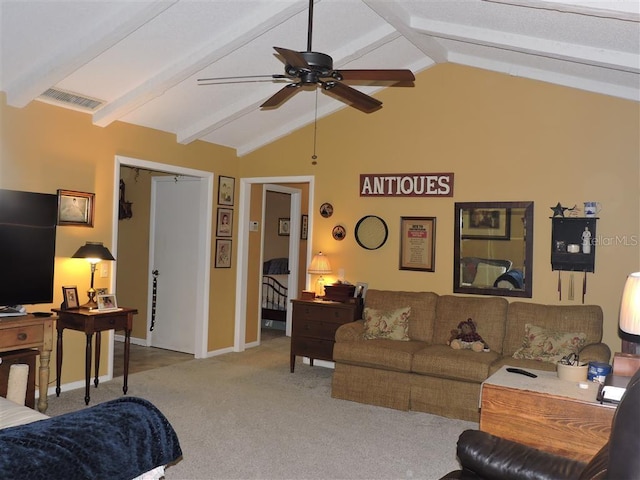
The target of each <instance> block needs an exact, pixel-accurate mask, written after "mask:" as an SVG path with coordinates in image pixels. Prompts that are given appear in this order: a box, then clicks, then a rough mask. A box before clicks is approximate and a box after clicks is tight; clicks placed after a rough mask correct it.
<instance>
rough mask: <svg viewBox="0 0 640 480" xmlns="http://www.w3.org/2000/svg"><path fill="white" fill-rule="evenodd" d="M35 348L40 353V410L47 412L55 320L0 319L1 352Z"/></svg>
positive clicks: (29, 317)
mask: <svg viewBox="0 0 640 480" xmlns="http://www.w3.org/2000/svg"><path fill="white" fill-rule="evenodd" d="M24 348H35V349H38V350H39V351H40V397H39V398H38V410H40V411H41V412H43V413H44V412H45V411H46V410H47V406H48V404H47V388H48V386H49V360H50V359H51V349H52V348H53V318H51V317H34V316H33V315H25V316H23V317H2V318H1V319H0V352H10V351H14V350H22V349H24Z"/></svg>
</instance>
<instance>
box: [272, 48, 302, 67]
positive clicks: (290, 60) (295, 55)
mask: <svg viewBox="0 0 640 480" xmlns="http://www.w3.org/2000/svg"><path fill="white" fill-rule="evenodd" d="M273 49H274V50H275V51H276V52H278V53H279V54H280V55H282V57H283V58H284V60H285V62H286V63H287V65H291V66H292V67H296V68H306V69H308V68H311V67H310V66H309V64H308V63H307V61H306V60H305V59H304V57H303V56H302V55H300V52H296V51H295V50H289V49H288V48H282V47H273Z"/></svg>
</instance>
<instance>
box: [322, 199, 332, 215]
mask: <svg viewBox="0 0 640 480" xmlns="http://www.w3.org/2000/svg"><path fill="white" fill-rule="evenodd" d="M320 215H322V216H323V217H324V218H329V217H330V216H331V215H333V205H331V204H330V203H323V204H322V205H320Z"/></svg>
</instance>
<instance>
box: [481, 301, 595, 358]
mask: <svg viewBox="0 0 640 480" xmlns="http://www.w3.org/2000/svg"><path fill="white" fill-rule="evenodd" d="M527 323H528V324H531V325H537V326H539V327H542V328H545V329H547V330H552V331H555V332H559V333H572V332H579V333H584V334H585V345H588V344H590V343H599V342H601V341H602V308H600V307H599V306H597V305H541V304H537V303H527V302H512V303H511V304H510V305H509V310H508V312H507V327H506V333H505V337H504V345H503V352H502V353H503V354H504V355H505V356H508V357H511V356H513V354H514V353H515V352H516V350H518V349H519V348H520V347H522V337H523V335H524V333H525V325H526V324H527ZM481 333H482V331H481ZM490 346H491V345H490Z"/></svg>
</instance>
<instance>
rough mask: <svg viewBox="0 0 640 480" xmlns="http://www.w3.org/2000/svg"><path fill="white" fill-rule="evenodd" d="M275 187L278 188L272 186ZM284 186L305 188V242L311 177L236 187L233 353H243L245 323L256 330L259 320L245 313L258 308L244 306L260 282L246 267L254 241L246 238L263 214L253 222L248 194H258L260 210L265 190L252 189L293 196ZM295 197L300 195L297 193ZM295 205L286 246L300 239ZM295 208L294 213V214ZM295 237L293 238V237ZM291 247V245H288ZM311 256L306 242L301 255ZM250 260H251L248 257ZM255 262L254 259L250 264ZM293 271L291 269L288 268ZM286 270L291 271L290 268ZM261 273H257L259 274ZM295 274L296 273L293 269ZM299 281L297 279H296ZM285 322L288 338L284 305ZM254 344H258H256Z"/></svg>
mask: <svg viewBox="0 0 640 480" xmlns="http://www.w3.org/2000/svg"><path fill="white" fill-rule="evenodd" d="M275 184H278V185H275ZM287 184H306V186H307V187H308V188H307V193H306V196H307V198H306V199H305V204H307V205H308V232H309V233H308V235H309V239H310V238H311V232H312V231H313V208H312V199H313V189H314V177H313V176H301V177H256V178H241V179H240V185H239V211H238V250H237V251H238V274H237V276H236V305H235V330H234V346H233V349H234V351H236V352H242V351H244V350H245V349H246V347H247V343H246V332H247V319H251V321H253V320H254V319H256V326H258V324H259V319H258V318H256V316H255V315H252V314H250V313H253V312H252V311H251V312H250V311H249V310H248V309H254V308H255V310H256V312H257V311H258V307H259V306H260V305H254V304H253V302H252V304H251V305H248V302H247V298H248V295H247V290H248V287H249V286H251V285H255V286H256V288H258V286H259V285H260V279H259V278H258V277H259V276H260V274H254V273H251V274H250V272H252V271H254V270H252V269H250V266H253V263H252V264H251V265H250V257H249V251H250V245H251V243H252V242H254V241H256V240H255V239H254V238H253V237H251V238H250V234H252V235H254V234H255V230H253V231H252V230H251V229H253V228H256V221H258V222H257V223H258V224H259V225H264V218H263V216H264V212H263V210H264V209H262V211H261V213H260V214H259V215H260V217H258V218H255V217H256V216H257V215H258V214H257V213H255V212H254V218H252V216H251V214H252V212H251V205H252V190H253V195H254V196H255V195H259V194H260V193H258V192H262V205H263V206H264V195H265V188H260V189H259V190H256V189H255V188H253V187H255V186H262V187H264V186H266V185H273V186H274V187H275V188H284V189H287V188H289V189H290V191H292V192H296V191H298V190H297V189H291V188H290V187H287ZM298 195H300V193H299V191H298ZM295 204H296V203H295V202H292V209H291V213H290V224H289V230H290V242H296V241H298V239H299V238H300V229H301V213H300V207H299V205H300V203H299V202H298V207H294V205H295ZM296 208H297V210H296ZM294 236H295V237H294ZM262 238H263V237H262V236H261V237H260V240H259V241H260V242H262V241H263V239H262ZM290 244H291V243H290ZM261 245H262V243H260V261H263V258H262V247H261ZM310 254H311V241H307V242H306V249H305V255H306V258H310ZM252 258H253V257H252ZM253 261H254V262H255V261H256V260H255V259H254V260H253ZM291 267H293V265H291ZM290 270H293V269H292V268H290ZM261 271H262V270H261V269H260V272H261ZM296 273H297V269H296ZM304 275H305V281H304V283H305V284H308V282H309V277H308V274H306V273H305V274H304ZM298 278H299V277H298ZM290 280H291V282H292V283H293V282H295V285H297V279H296V280H294V279H293V278H290ZM293 295H294V296H296V295H297V292H295V291H294V292H293ZM287 318H288V319H289V321H288V322H287V323H288V329H289V331H288V334H289V335H290V334H291V333H290V324H291V320H290V318H291V303H290V302H288V311H287ZM256 344H258V342H256Z"/></svg>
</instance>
